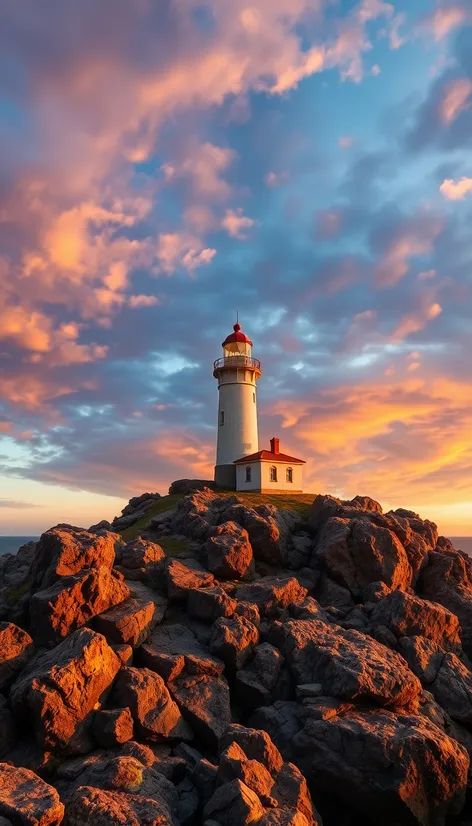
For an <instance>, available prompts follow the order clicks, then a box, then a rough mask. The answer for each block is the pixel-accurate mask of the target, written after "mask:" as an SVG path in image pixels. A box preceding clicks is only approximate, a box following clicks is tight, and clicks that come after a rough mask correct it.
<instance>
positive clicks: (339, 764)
mask: <svg viewBox="0 0 472 826" xmlns="http://www.w3.org/2000/svg"><path fill="white" fill-rule="evenodd" d="M293 750H294V754H295V755H296V759H297V762H298V765H299V766H300V768H301V769H302V771H303V773H304V775H305V776H306V778H307V779H308V781H309V782H311V783H313V785H314V787H315V788H316V789H319V790H320V791H321V793H322V794H326V793H328V794H329V793H331V794H332V795H337V794H339V792H340V790H341V789H342V796H343V798H344V800H345V803H346V804H347V805H348V806H350V807H352V809H353V810H354V812H355V813H357V814H358V816H361V817H365V818H366V820H367V822H369V823H373V822H376V821H377V822H378V821H381V822H382V823H385V824H388V826H398V824H400V823H401V824H402V825H403V824H405V826H407V824H422V826H423V824H425V825H426V824H440V823H441V824H444V823H445V821H446V818H447V817H448V816H452V815H454V814H455V813H457V812H458V811H460V810H461V808H462V806H463V803H464V795H465V790H466V786H467V769H468V764H469V759H468V756H467V753H466V751H465V749H463V748H462V746H460V745H459V743H457V742H456V741H455V740H452V739H451V738H449V737H447V736H446V735H445V734H444V732H443V731H441V730H440V729H439V728H437V727H436V726H435V725H433V724H432V723H431V722H430V721H426V720H425V718H423V717H418V716H413V715H405V714H402V715H394V714H392V713H391V712H388V711H373V710H367V711H364V712H362V711H358V710H354V709H352V710H348V711H346V712H344V713H340V714H336V715H335V716H333V717H332V718H331V719H329V720H326V719H316V718H309V719H308V720H307V722H306V724H305V726H304V728H303V729H302V731H300V732H299V733H298V734H296V735H295V737H294V740H293ZM360 755H362V757H360ZM361 790H362V791H361Z"/></svg>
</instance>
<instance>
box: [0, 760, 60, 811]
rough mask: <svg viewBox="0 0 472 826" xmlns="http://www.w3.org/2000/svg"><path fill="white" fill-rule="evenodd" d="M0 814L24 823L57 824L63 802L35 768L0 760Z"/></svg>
mask: <svg viewBox="0 0 472 826" xmlns="http://www.w3.org/2000/svg"><path fill="white" fill-rule="evenodd" d="M0 815H4V816H5V817H6V818H9V819H11V821H12V822H13V823H19V824H25V826H29V824H31V826H59V824H60V823H62V819H63V817H64V806H63V804H62V803H61V801H60V799H59V795H58V793H57V791H56V790H55V789H53V788H52V787H51V786H49V785H48V784H47V783H45V782H44V780H41V778H40V777H38V776H37V775H36V774H34V772H32V771H29V770H28V769H22V768H16V767H15V766H9V765H8V764H6V763H0Z"/></svg>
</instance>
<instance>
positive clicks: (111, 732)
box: [93, 708, 133, 749]
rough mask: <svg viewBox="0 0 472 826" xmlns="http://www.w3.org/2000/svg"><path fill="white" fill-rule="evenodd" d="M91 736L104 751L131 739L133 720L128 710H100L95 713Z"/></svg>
mask: <svg viewBox="0 0 472 826" xmlns="http://www.w3.org/2000/svg"><path fill="white" fill-rule="evenodd" d="M93 736H94V737H95V740H96V741H97V743H99V744H100V745H101V746H103V747H104V748H106V749H111V748H114V747H115V746H121V745H123V743H127V742H128V741H129V740H132V739H133V718H132V716H131V712H130V710H129V708H116V709H100V710H99V711H96V712H95V716H94V720H93Z"/></svg>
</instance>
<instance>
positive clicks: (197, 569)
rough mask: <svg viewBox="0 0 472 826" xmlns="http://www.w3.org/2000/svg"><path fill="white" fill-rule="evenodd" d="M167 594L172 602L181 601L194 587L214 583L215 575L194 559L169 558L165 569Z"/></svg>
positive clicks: (202, 586) (203, 586)
mask: <svg viewBox="0 0 472 826" xmlns="http://www.w3.org/2000/svg"><path fill="white" fill-rule="evenodd" d="M165 580H166V585H167V594H168V597H169V599H170V600H173V601H174V602H183V601H185V600H186V599H187V596H188V593H189V591H191V590H193V589H194V588H207V587H209V586H211V585H215V584H216V583H215V577H214V576H213V574H211V573H209V571H206V570H205V568H202V566H201V565H200V564H199V563H198V562H197V561H196V560H195V559H185V560H179V559H170V560H169V562H168V564H167V566H166V569H165Z"/></svg>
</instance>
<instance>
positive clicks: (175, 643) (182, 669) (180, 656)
mask: <svg viewBox="0 0 472 826" xmlns="http://www.w3.org/2000/svg"><path fill="white" fill-rule="evenodd" d="M139 661H140V662H141V663H143V664H144V665H145V666H146V667H147V668H150V669H151V670H152V671H155V672H156V673H157V674H160V675H161V677H163V678H164V680H166V681H167V680H175V679H176V678H177V677H179V676H180V675H183V674H186V675H189V674H210V675H213V676H218V675H220V674H222V673H223V670H224V664H223V663H222V662H221V660H219V659H217V657H214V656H213V655H212V654H211V653H210V652H209V651H208V650H207V649H206V648H204V646H203V645H202V644H201V643H200V642H199V641H198V640H197V638H196V636H195V634H194V633H193V632H192V630H191V629H190V628H188V627H187V626H186V625H182V624H180V623H178V622H175V623H171V622H169V623H167V622H166V623H164V624H163V625H159V626H158V627H157V628H155V629H154V631H153V632H152V634H151V638H150V640H149V642H147V643H145V644H144V645H142V646H141V648H140V649H139Z"/></svg>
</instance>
